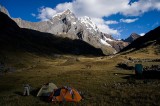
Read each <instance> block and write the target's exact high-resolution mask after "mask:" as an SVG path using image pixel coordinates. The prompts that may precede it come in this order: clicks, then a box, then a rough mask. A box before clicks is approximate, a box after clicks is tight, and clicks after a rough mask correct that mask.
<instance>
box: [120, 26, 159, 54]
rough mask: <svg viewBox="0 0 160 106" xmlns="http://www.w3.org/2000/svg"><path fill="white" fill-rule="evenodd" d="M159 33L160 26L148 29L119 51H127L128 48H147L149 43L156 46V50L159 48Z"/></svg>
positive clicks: (133, 49)
mask: <svg viewBox="0 0 160 106" xmlns="http://www.w3.org/2000/svg"><path fill="white" fill-rule="evenodd" d="M159 35H160V26H159V27H157V28H155V29H154V30H151V31H149V32H148V33H146V34H145V35H144V36H141V37H139V38H138V39H136V40H135V41H133V42H132V43H131V44H130V45H128V46H127V47H125V48H124V49H122V50H121V52H124V51H128V50H131V51H136V50H139V49H143V48H147V47H149V46H150V45H152V46H156V48H157V49H156V51H157V50H158V49H160V48H159V45H160V36H159Z"/></svg>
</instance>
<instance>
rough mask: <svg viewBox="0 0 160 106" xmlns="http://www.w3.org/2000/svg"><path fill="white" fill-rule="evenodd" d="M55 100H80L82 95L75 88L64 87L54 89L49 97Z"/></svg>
mask: <svg viewBox="0 0 160 106" xmlns="http://www.w3.org/2000/svg"><path fill="white" fill-rule="evenodd" d="M51 98H52V101H53V102H63V101H68V102H79V101H80V100H81V99H82V97H81V96H80V94H79V93H78V91H77V90H75V89H74V88H69V87H62V88H59V89H57V90H55V91H54V93H52V94H51V95H50V97H49V99H51Z"/></svg>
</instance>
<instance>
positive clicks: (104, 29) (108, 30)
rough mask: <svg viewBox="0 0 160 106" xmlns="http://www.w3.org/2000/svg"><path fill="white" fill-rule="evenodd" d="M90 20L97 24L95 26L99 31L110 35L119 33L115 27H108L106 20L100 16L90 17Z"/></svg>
mask: <svg viewBox="0 0 160 106" xmlns="http://www.w3.org/2000/svg"><path fill="white" fill-rule="evenodd" d="M91 19H92V21H93V22H94V23H95V24H96V25H97V27H98V28H99V29H100V31H102V32H104V33H107V34H111V35H120V32H119V31H118V30H116V29H113V28H110V27H109V26H108V25H107V24H106V21H105V20H104V19H102V18H91Z"/></svg>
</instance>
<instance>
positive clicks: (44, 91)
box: [37, 83, 58, 96]
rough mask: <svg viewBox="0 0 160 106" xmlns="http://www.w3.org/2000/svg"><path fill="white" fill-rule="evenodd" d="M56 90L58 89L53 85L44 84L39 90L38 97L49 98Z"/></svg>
mask: <svg viewBox="0 0 160 106" xmlns="http://www.w3.org/2000/svg"><path fill="white" fill-rule="evenodd" d="M55 89H58V88H57V86H56V85H55V84H53V83H47V84H44V85H43V86H42V87H41V89H40V90H39V92H38V93H37V96H49V95H50V93H52V92H53V91H54V90H55Z"/></svg>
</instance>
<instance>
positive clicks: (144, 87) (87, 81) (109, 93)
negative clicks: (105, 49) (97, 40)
mask: <svg viewBox="0 0 160 106" xmlns="http://www.w3.org/2000/svg"><path fill="white" fill-rule="evenodd" d="M29 55H30V54H29ZM31 57H32V56H31ZM25 58H28V57H24V61H25V62H22V61H20V60H21V59H19V60H17V63H16V61H15V62H13V63H11V62H10V64H11V66H14V67H17V68H16V71H15V72H8V73H3V74H1V76H0V106H46V105H54V106H56V105H57V106H58V105H59V104H52V103H47V102H46V101H44V100H41V99H40V98H39V97H36V94H37V91H38V90H39V88H40V87H41V86H42V85H43V84H44V83H47V82H53V83H55V84H56V85H57V86H58V87H62V86H66V85H67V86H70V87H74V88H75V89H77V90H78V91H79V92H81V93H82V96H83V100H82V101H81V102H80V103H78V104H74V103H65V104H64V106H67V105H68V106H70V105H73V106H74V105H75V106H76V105H80V106H113V105H116V106H117V105H123V106H125V105H126V106H129V105H131V106H132V105H133V106H135V105H136V106H143V105H153V106H154V105H155V106H158V105H159V104H160V101H159V100H160V91H159V90H160V81H159V80H158V79H141V80H140V79H134V78H133V75H134V70H125V69H121V68H118V67H116V66H117V64H118V63H121V62H125V61H128V58H129V56H125V55H119V56H118V55H117V56H108V57H107V56H106V57H84V56H54V57H52V58H50V57H40V56H33V58H30V60H26V59H25ZM138 58H139V57H138ZM150 58H152V59H153V58H155V56H151V57H150ZM14 59H15V58H12V59H10V60H14ZM134 64H135V63H129V65H131V66H134ZM142 64H144V65H150V64H159V62H142ZM24 83H29V84H30V85H31V86H32V88H33V91H32V92H31V95H30V96H25V97H24V96H22V93H23V84H24Z"/></svg>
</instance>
